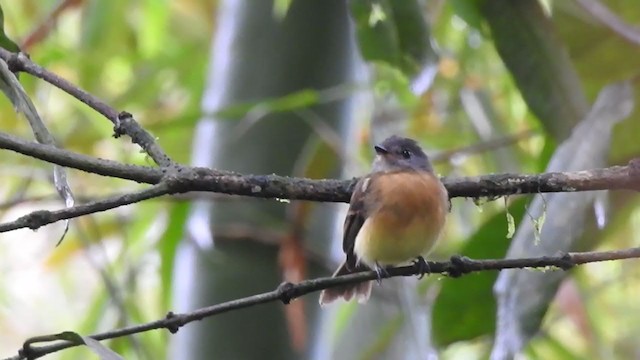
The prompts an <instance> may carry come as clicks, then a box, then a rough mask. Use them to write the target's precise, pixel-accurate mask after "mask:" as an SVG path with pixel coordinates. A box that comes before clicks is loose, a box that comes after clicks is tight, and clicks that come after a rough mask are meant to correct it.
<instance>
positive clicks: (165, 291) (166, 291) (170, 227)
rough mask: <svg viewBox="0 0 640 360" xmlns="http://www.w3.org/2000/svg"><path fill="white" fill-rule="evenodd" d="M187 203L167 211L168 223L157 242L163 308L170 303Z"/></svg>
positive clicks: (187, 207)
mask: <svg viewBox="0 0 640 360" xmlns="http://www.w3.org/2000/svg"><path fill="white" fill-rule="evenodd" d="M188 213H189V205H188V203H180V204H175V205H173V206H172V207H171V209H170V210H169V223H168V224H167V228H166V230H165V232H164V234H163V235H162V238H161V239H160V241H159V251H160V279H161V281H162V295H163V296H162V300H163V305H164V307H165V308H168V307H169V305H170V303H171V281H172V278H173V263H174V259H175V256H176V251H177V248H178V244H179V243H180V240H181V239H182V237H183V234H184V228H185V223H186V221H187V214H188Z"/></svg>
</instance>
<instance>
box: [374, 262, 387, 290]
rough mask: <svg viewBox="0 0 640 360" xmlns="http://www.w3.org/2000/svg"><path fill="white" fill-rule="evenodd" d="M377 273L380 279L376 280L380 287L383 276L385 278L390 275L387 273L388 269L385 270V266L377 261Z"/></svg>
mask: <svg viewBox="0 0 640 360" xmlns="http://www.w3.org/2000/svg"><path fill="white" fill-rule="evenodd" d="M375 272H376V275H377V276H378V279H377V280H376V281H377V282H378V285H380V284H381V283H382V277H383V276H385V277H386V276H389V273H388V272H387V269H385V268H384V267H383V266H381V265H380V264H378V262H377V261H376V268H375Z"/></svg>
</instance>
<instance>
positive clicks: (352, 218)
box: [342, 177, 373, 271]
mask: <svg viewBox="0 0 640 360" xmlns="http://www.w3.org/2000/svg"><path fill="white" fill-rule="evenodd" d="M372 181H373V178H371V177H363V178H361V179H360V180H359V181H358V183H356V186H355V188H354V189H353V194H352V195H351V201H350V202H349V211H348V212H347V217H346V218H345V219H344V229H343V237H342V250H344V253H345V254H347V261H346V264H347V269H348V270H351V271H353V270H355V268H356V264H357V262H358V259H357V258H356V255H355V254H354V253H353V247H354V246H355V242H356V236H358V232H359V231H360V228H361V227H362V224H364V221H365V220H366V219H367V216H368V213H367V204H366V203H365V201H364V200H365V194H366V193H367V190H369V189H370V188H371V182H372Z"/></svg>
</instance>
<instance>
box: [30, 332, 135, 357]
mask: <svg viewBox="0 0 640 360" xmlns="http://www.w3.org/2000/svg"><path fill="white" fill-rule="evenodd" d="M56 340H63V341H68V342H70V343H72V344H75V345H86V346H87V347H88V348H89V349H91V351H93V352H94V353H96V354H97V355H98V356H99V357H100V359H101V360H124V358H123V357H122V356H120V355H118V354H116V353H115V352H113V351H111V350H110V349H109V348H107V347H106V346H104V345H102V344H101V343H100V342H99V341H98V340H96V339H93V338H91V337H88V336H82V335H80V334H77V333H75V332H73V331H64V332H61V333H58V334H52V335H44V336H36V337H33V338H30V339H28V340H27V341H25V343H24V347H25V348H26V347H29V346H30V345H31V344H35V343H40V342H51V341H56Z"/></svg>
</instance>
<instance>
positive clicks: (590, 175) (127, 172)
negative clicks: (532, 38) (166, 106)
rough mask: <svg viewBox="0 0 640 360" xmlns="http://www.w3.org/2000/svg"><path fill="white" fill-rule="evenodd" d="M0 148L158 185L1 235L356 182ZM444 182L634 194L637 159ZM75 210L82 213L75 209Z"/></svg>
mask: <svg viewBox="0 0 640 360" xmlns="http://www.w3.org/2000/svg"><path fill="white" fill-rule="evenodd" d="M0 148H4V149H9V150H12V151H15V152H18V153H21V154H24V155H27V156H31V157H34V158H37V159H41V160H44V161H48V162H51V163H54V164H58V165H62V166H66V167H70V168H75V169H79V170H82V171H86V172H90V173H95V174H100V175H104V176H111V177H116V178H121V179H127V180H133V181H137V182H140V183H148V184H154V185H159V186H158V187H157V188H155V190H151V192H150V193H145V192H142V193H143V194H144V195H142V196H141V195H140V193H137V195H136V194H133V195H134V197H133V198H127V199H126V201H124V202H120V203H118V201H121V199H120V198H121V197H122V195H118V196H117V197H116V198H108V199H105V200H99V201H94V202H92V203H91V204H84V205H79V206H75V207H70V208H66V209H63V210H58V211H56V212H55V215H54V216H50V213H52V212H47V211H36V212H35V213H33V214H31V215H26V216H25V217H23V218H20V219H18V220H17V221H14V222H12V223H5V224H2V225H0V229H4V230H0V232H1V231H8V230H9V229H11V230H13V229H18V228H24V227H29V228H31V229H37V228H38V227H40V226H43V225H47V224H50V223H52V222H54V221H59V220H63V219H71V218H74V217H78V216H81V215H86V214H90V213H91V212H90V211H89V209H96V211H93V212H97V211H104V210H106V209H111V208H114V207H117V206H119V205H118V204H120V205H124V204H131V203H132V202H137V201H141V200H146V199H151V198H153V197H159V196H163V195H168V194H178V193H186V192H191V191H206V192H212V193H222V194H228V195H243V196H249V197H256V198H271V199H274V198H275V199H290V200H309V201H321V202H348V201H349V198H350V196H351V191H352V187H353V185H354V184H355V181H356V180H357V179H352V180H331V179H324V180H312V179H306V178H295V177H286V176H279V175H242V174H237V173H233V172H228V171H218V170H215V169H209V168H201V167H190V166H182V165H177V164H176V165H173V166H171V167H169V168H165V169H159V168H151V167H147V166H136V165H126V164H121V163H118V162H116V161H111V160H104V159H98V158H94V157H91V156H87V155H81V154H77V153H74V152H71V151H68V150H63V149H58V148H56V147H55V146H50V145H44V144H39V143H36V142H32V141H25V140H22V139H20V138H18V137H15V136H12V135H9V134H3V133H0ZM443 182H444V184H445V186H446V188H447V190H448V191H449V197H451V198H453V197H472V198H479V197H489V198H495V197H499V196H507V195H515V194H537V193H546V192H576V191H591V190H621V189H626V190H636V191H638V190H640V159H634V160H631V161H630V162H629V164H628V165H626V166H611V167H607V168H601V169H593V170H583V171H573V172H550V173H543V174H538V175H519V174H493V175H483V176H476V177H460V178H446V177H445V178H443ZM152 189H153V188H152ZM137 196H141V197H137ZM88 205H91V208H89V207H87V206H88ZM78 207H81V209H77V208H78ZM43 215H46V216H43ZM25 218H28V219H25Z"/></svg>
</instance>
